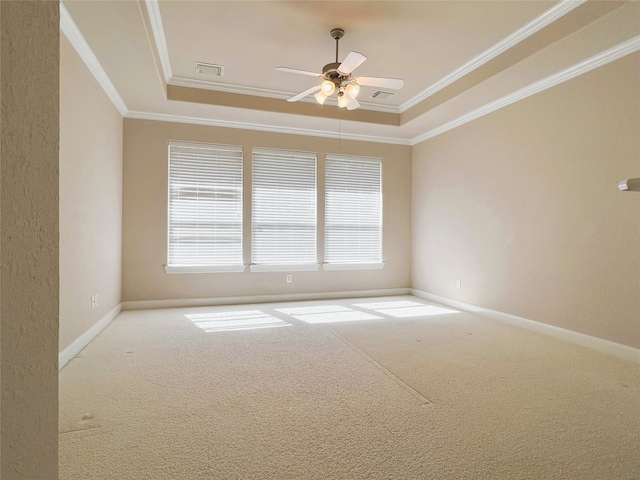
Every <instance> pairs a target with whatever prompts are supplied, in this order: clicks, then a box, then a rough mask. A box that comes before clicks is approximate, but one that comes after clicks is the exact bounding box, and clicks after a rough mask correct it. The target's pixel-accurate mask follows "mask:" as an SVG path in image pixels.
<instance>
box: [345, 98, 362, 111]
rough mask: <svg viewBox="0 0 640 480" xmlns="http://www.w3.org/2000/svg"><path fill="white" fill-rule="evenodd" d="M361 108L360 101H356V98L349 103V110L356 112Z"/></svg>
mask: <svg viewBox="0 0 640 480" xmlns="http://www.w3.org/2000/svg"><path fill="white" fill-rule="evenodd" d="M359 106H360V102H358V100H356V99H355V98H352V99H351V101H350V102H349V105H347V110H355V109H356V108H358V107H359Z"/></svg>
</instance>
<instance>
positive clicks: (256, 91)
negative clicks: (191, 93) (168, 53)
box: [167, 77, 400, 114]
mask: <svg viewBox="0 0 640 480" xmlns="http://www.w3.org/2000/svg"><path fill="white" fill-rule="evenodd" d="M167 83H168V85H175V86H176V87H187V88H200V89H203V90H214V91H217V92H225V93H236V94H240V95H253V96H256V97H266V98H278V99H282V100H287V99H289V98H291V97H292V96H294V95H295V93H291V92H283V91H281V90H269V89H266V88H257V87H247V86H244V85H231V84H229V83H220V82H212V81H210V80H199V79H195V78H187V77H171V78H170V79H169V81H168V82H167ZM300 101H301V102H307V103H315V102H314V101H313V100H309V99H302V100H300ZM358 101H359V100H358ZM325 105H333V106H336V107H337V106H338V102H337V100H336V99H335V98H333V97H330V98H328V99H327V101H326V102H325ZM360 106H361V107H363V109H364V110H373V111H376V112H385V113H395V114H399V113H400V110H399V109H398V107H394V106H392V105H378V104H376V103H369V102H360Z"/></svg>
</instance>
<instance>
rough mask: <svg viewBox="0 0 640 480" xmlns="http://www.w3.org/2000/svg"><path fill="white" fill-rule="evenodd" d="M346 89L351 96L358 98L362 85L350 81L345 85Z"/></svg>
mask: <svg viewBox="0 0 640 480" xmlns="http://www.w3.org/2000/svg"><path fill="white" fill-rule="evenodd" d="M344 91H345V92H346V93H347V94H348V95H349V96H350V97H351V98H356V97H357V96H358V94H359V93H360V85H357V84H355V83H350V84H349V85H347V86H346V87H344Z"/></svg>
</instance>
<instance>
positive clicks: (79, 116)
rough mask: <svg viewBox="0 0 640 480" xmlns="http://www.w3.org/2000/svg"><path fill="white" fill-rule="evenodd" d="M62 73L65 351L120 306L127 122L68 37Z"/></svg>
mask: <svg viewBox="0 0 640 480" xmlns="http://www.w3.org/2000/svg"><path fill="white" fill-rule="evenodd" d="M60 69H61V78H60V349H61V350H62V349H64V348H65V347H67V346H68V345H69V344H70V343H71V342H72V341H73V340H75V339H76V338H77V337H79V336H80V335H82V334H83V333H84V332H86V331H87V330H88V329H89V328H91V327H92V326H93V325H94V324H95V323H96V322H98V321H99V320H100V319H101V318H102V317H103V316H104V315H105V314H106V313H107V312H109V311H110V310H111V309H113V308H114V307H116V306H117V305H119V303H120V291H121V282H122V116H121V115H120V113H119V112H118V111H117V110H116V108H115V107H114V106H113V104H112V103H111V101H110V100H109V98H108V97H107V96H106V94H105V93H104V91H103V90H102V88H101V87H100V85H99V84H98V83H97V82H96V80H95V78H94V77H93V75H92V74H91V73H90V72H89V70H88V69H87V67H86V66H85V65H84V63H83V62H82V60H81V59H80V57H79V56H78V55H77V53H76V52H75V50H74V49H73V47H72V46H71V44H70V43H69V41H68V40H67V39H66V38H65V37H64V36H62V37H61V39H60ZM93 294H98V305H97V307H96V308H93V309H92V308H91V295H93Z"/></svg>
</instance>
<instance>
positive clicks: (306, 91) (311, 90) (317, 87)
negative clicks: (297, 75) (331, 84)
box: [287, 85, 320, 102]
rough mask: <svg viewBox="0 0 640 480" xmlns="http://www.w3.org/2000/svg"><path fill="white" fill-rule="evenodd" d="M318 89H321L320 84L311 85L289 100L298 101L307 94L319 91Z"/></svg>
mask: <svg viewBox="0 0 640 480" xmlns="http://www.w3.org/2000/svg"><path fill="white" fill-rule="evenodd" d="M318 90H320V85H316V86H315V87H311V88H310V89H308V90H305V91H304V92H302V93H299V94H298V95H295V96H293V97H291V98H290V99H288V100H287V102H297V101H298V100H300V99H302V98H304V97H306V96H307V95H311V94H312V93H314V92H317V91H318Z"/></svg>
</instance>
